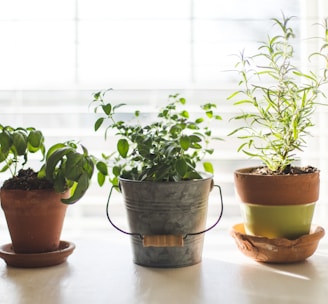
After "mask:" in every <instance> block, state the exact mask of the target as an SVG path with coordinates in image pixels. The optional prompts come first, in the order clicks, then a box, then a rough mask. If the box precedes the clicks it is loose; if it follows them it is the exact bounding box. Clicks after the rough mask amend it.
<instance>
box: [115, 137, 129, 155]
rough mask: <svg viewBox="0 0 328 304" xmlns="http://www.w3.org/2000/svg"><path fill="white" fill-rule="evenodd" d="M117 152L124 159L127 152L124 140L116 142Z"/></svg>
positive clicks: (127, 145)
mask: <svg viewBox="0 0 328 304" xmlns="http://www.w3.org/2000/svg"><path fill="white" fill-rule="evenodd" d="M117 150H118V153H119V154H120V155H121V156H122V157H123V158H126V156H127V154H128V152H129V142H128V141H127V140H126V139H125V138H121V139H119V141H118V142H117Z"/></svg>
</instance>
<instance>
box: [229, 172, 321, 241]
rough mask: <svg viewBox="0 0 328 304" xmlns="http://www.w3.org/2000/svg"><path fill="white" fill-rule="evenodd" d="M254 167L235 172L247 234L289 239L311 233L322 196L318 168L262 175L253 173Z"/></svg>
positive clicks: (237, 191) (236, 186) (237, 192)
mask: <svg viewBox="0 0 328 304" xmlns="http://www.w3.org/2000/svg"><path fill="white" fill-rule="evenodd" d="M253 169H254V168H245V169H240V170H237V171H235V174H234V181H235V188H236V194H237V196H238V197H239V199H240V201H241V202H242V204H241V211H242V216H243V218H244V224H245V231H246V233H247V234H250V235H258V236H264V237H268V238H288V239H295V238H297V237H300V236H301V235H304V234H308V233H309V231H310V227H311V223H312V218H313V213H314V208H315V202H316V201H317V200H318V198H319V186H320V178H319V171H317V172H314V173H307V174H298V175H259V174H252V173H251V172H252V170H253Z"/></svg>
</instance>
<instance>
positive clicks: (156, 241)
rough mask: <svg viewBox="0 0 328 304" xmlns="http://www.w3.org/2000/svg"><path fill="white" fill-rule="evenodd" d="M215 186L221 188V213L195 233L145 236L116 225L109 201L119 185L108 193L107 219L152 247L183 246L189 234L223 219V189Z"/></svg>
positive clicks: (116, 227)
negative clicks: (111, 214) (110, 212)
mask: <svg viewBox="0 0 328 304" xmlns="http://www.w3.org/2000/svg"><path fill="white" fill-rule="evenodd" d="M213 187H217V188H218V189H219V193H220V206H221V209H220V214H219V217H218V219H217V220H216V222H215V223H214V224H213V225H212V226H210V227H208V228H206V229H205V230H202V231H199V232H193V233H187V234H185V235H184V236H183V235H155V236H144V235H142V234H140V233H138V232H127V231H125V230H123V229H121V228H119V227H118V226H117V225H115V224H114V223H113V221H112V220H111V218H110V216H109V201H110V198H111V196H112V192H113V189H114V188H119V186H114V185H113V186H112V187H111V189H110V192H109V195H108V199H107V204H106V215H107V219H108V221H109V222H110V224H111V225H112V226H113V227H114V228H115V229H116V230H118V231H120V232H122V233H124V234H127V235H131V236H138V237H139V238H140V239H141V240H142V241H143V244H144V246H145V247H150V246H155V247H163V246H164V247H176V246H178V247H181V246H183V241H184V240H185V239H187V237H188V236H194V235H200V234H203V233H205V232H207V231H209V230H211V229H213V228H214V227H215V226H216V225H217V224H218V223H219V222H220V220H221V218H222V215H223V198H222V190H221V187H220V186H219V185H213Z"/></svg>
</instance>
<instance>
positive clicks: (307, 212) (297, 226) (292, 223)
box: [241, 203, 315, 239]
mask: <svg viewBox="0 0 328 304" xmlns="http://www.w3.org/2000/svg"><path fill="white" fill-rule="evenodd" d="M314 208H315V203H310V204H303V205H285V206H267V205H257V204H248V203H241V213H242V217H243V219H244V225H245V232H246V233H247V234H250V235H257V236H264V237H268V238H287V239H296V238H298V237H300V236H302V235H304V234H308V233H309V232H310V228H311V222H312V218H313V213H314Z"/></svg>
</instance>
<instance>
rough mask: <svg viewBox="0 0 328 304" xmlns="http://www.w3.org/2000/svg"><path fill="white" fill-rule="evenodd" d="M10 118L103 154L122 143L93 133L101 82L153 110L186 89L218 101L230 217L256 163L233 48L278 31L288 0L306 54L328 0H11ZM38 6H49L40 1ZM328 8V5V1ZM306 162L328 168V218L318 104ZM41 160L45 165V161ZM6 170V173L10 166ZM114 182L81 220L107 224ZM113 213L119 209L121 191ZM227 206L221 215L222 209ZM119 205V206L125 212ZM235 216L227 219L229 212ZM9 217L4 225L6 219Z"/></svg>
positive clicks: (3, 76)
mask: <svg viewBox="0 0 328 304" xmlns="http://www.w3.org/2000/svg"><path fill="white" fill-rule="evenodd" d="M0 8H1V9H0V36H1V41H2V44H1V50H0V54H1V56H0V66H1V69H0V105H1V113H0V123H2V124H11V125H14V126H18V125H25V126H28V125H33V126H35V127H37V128H41V129H42V130H44V133H45V135H46V136H47V142H46V143H47V144H48V145H51V144H52V142H54V141H56V140H57V139H58V138H59V137H61V138H64V139H70V138H79V139H80V140H81V141H82V142H83V143H84V144H85V145H86V146H87V147H89V149H90V150H91V152H92V153H95V154H97V155H99V154H100V152H101V151H110V149H111V143H110V142H109V143H108V142H107V143H105V142H104V141H103V136H102V134H101V133H95V132H93V123H94V121H95V117H94V114H93V113H92V111H90V109H89V108H88V105H89V103H90V102H91V100H92V97H91V95H92V92H95V91H97V90H100V89H106V88H113V89H114V91H113V92H112V93H111V94H110V96H111V99H112V100H113V101H117V102H121V101H124V102H126V103H128V104H129V105H130V106H131V108H133V107H137V108H147V109H148V110H149V111H151V109H154V108H155V107H157V106H160V105H161V103H163V102H165V101H166V98H167V96H168V95H169V94H172V93H177V92H179V93H181V94H182V95H183V96H185V97H186V98H187V99H188V100H190V102H191V103H192V104H194V105H196V104H197V103H198V102H199V101H206V100H210V101H213V102H216V103H217V104H218V109H219V111H220V113H221V114H222V116H223V118H224V120H223V121H222V122H221V123H220V124H218V126H217V129H216V132H217V135H218V136H221V137H223V138H225V139H226V140H225V141H223V142H220V143H217V146H216V151H215V154H214V155H213V159H212V160H213V162H214V164H215V170H216V175H215V179H216V183H218V184H220V185H221V187H222V190H223V195H224V203H225V213H224V219H229V218H230V219H231V218H234V217H239V207H238V204H237V202H236V201H235V198H234V189H233V171H234V169H236V168H239V167H244V166H248V165H256V164H257V162H255V161H254V160H249V159H247V158H246V157H245V156H244V155H242V154H237V153H236V147H237V145H238V142H237V141H236V140H235V139H234V138H227V137H226V134H227V133H228V132H229V129H230V128H231V125H230V124H229V122H228V119H229V117H230V116H231V115H232V113H233V112H234V111H235V109H234V108H233V107H232V106H231V104H230V103H229V102H227V101H226V97H227V96H229V94H230V93H231V91H232V90H233V89H234V88H235V86H236V81H235V79H234V75H233V74H232V73H229V72H227V70H229V69H231V68H232V67H233V66H234V58H233V56H231V55H232V54H236V53H238V52H239V51H240V50H242V49H244V48H246V51H249V52H252V50H253V49H254V48H256V47H257V42H258V41H259V40H263V39H265V38H266V34H267V32H268V31H270V30H272V22H271V21H270V18H272V17H279V16H280V15H281V11H283V12H284V14H285V15H287V16H296V17H297V18H295V19H294V21H293V22H294V25H295V29H296V33H297V35H298V37H299V39H298V40H297V41H296V44H297V51H298V52H299V54H298V55H299V59H300V62H302V56H303V53H302V50H303V49H304V48H306V47H311V45H310V44H309V43H308V41H307V40H306V39H304V38H305V37H307V36H308V34H309V33H308V31H309V29H310V28H311V26H312V24H314V23H315V22H317V21H318V20H320V19H323V17H324V16H322V15H321V14H322V13H323V12H325V11H327V4H326V2H325V1H324V0H316V1H311V2H310V1H306V0H303V1H293V0H267V1H260V0H250V1H244V0H230V1H223V0H222V1H220V0H179V1H174V0H165V1H164V0H156V1H152V0H121V1H113V0H58V1H43V0H30V1H24V0H12V1H4V0H0ZM36 8H37V9H36ZM325 9H326V10H325ZM316 122H317V126H316V128H315V129H313V135H314V136H313V137H312V138H311V139H310V145H313V146H314V149H312V148H311V149H308V150H309V151H305V153H304V155H302V158H303V161H304V162H305V163H307V162H309V163H311V164H312V165H315V166H318V167H320V168H321V170H322V171H321V172H322V177H321V180H322V186H321V200H322V202H321V203H320V204H318V208H317V215H316V216H317V217H318V220H320V221H323V220H324V219H325V220H326V219H327V214H328V212H327V211H328V210H327V209H328V207H327V206H328V205H327V203H326V202H325V201H324V198H325V197H326V194H327V193H326V192H327V190H326V189H327V188H328V187H327V176H326V175H327V174H326V172H327V170H328V158H327V156H326V155H327V153H326V149H327V147H328V143H327V139H326V138H327V130H328V128H327V124H328V119H327V110H325V109H323V110H320V111H319V112H318V113H317V114H316ZM36 165H37V164H36ZM2 179H4V177H3V176H2ZM108 193H109V185H107V186H106V187H104V188H101V189H99V188H98V186H97V185H96V183H94V184H93V186H92V187H91V189H90V191H89V192H88V193H87V195H86V196H85V197H84V198H83V200H82V201H81V202H79V203H78V205H77V206H74V207H72V208H69V215H70V218H71V219H72V222H74V225H72V229H74V228H73V227H76V226H75V223H76V222H80V223H81V224H83V225H90V227H93V228H97V225H98V224H99V225H100V226H101V225H103V222H104V221H105V216H104V212H105V211H104V209H105V203H106V200H107V195H108ZM113 208H114V209H113V214H117V216H118V217H120V216H121V215H122V213H121V212H123V211H120V210H121V209H120V208H121V207H120V202H119V198H118V199H116V198H115V199H114V202H113ZM216 208H217V207H216V205H215V203H214V204H211V206H210V215H211V216H213V217H215V213H216ZM116 212H117V213H116ZM223 222H224V221H223ZM0 225H3V223H2V224H0Z"/></svg>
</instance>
